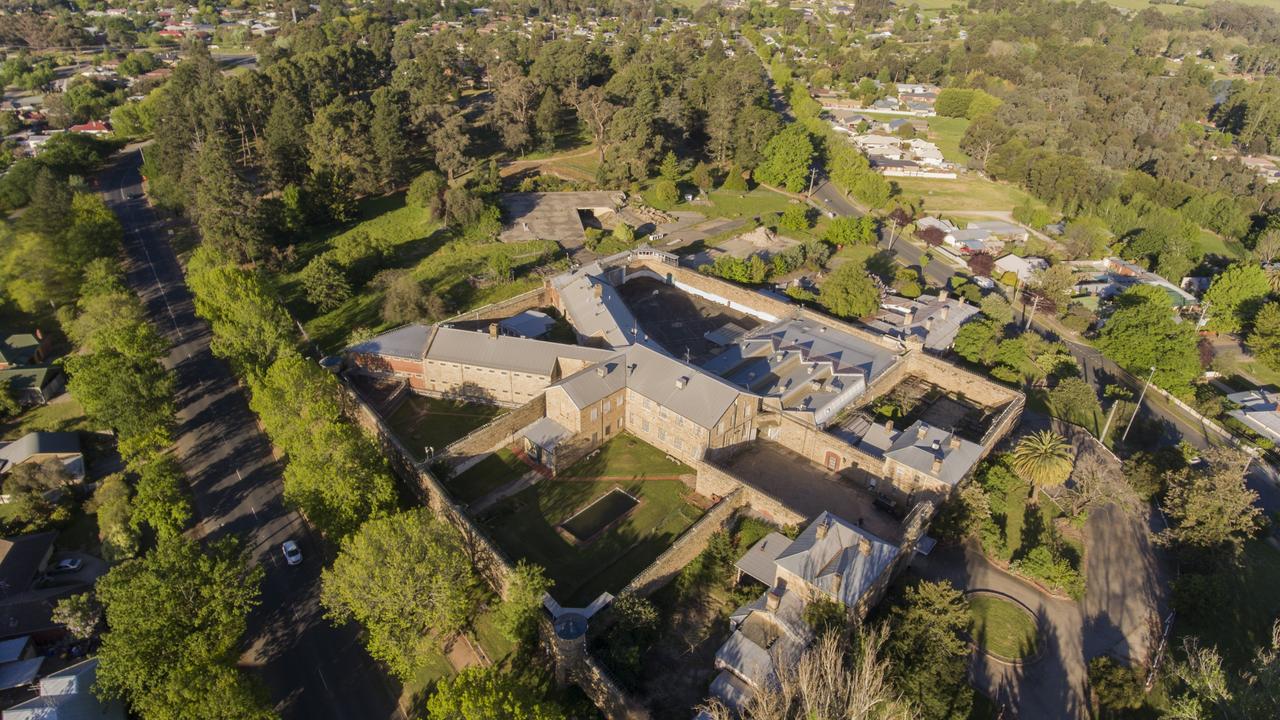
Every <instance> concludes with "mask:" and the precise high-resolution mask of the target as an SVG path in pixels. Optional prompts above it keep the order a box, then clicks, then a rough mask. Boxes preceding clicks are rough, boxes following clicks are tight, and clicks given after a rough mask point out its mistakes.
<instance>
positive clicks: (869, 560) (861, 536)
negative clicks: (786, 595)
mask: <svg viewBox="0 0 1280 720" xmlns="http://www.w3.org/2000/svg"><path fill="white" fill-rule="evenodd" d="M823 524H826V526H827V531H826V534H825V535H824V536H823V537H822V538H821V539H820V538H819V537H818V531H819V527H820V526H822V525H823ZM860 540H865V541H866V542H867V544H868V546H869V549H870V552H863V551H862V549H861V548H860V547H859V545H860V542H859V541H860ZM897 556H898V548H897V547H896V546H894V545H892V544H890V543H887V542H885V541H884V540H882V539H880V538H879V537H877V536H875V535H873V534H872V533H870V532H868V531H866V530H863V529H862V528H860V527H857V526H855V525H853V524H852V523H850V522H848V521H846V520H843V519H841V518H839V517H836V516H835V515H832V514H831V513H830V512H823V513H822V514H821V515H819V516H818V518H817V519H816V520H814V521H813V522H812V523H810V524H809V526H808V527H806V528H805V529H804V530H803V531H802V532H801V533H800V535H799V536H797V537H796V539H795V542H793V543H791V545H790V546H789V547H788V548H787V549H786V550H785V551H784V552H783V553H782V556H781V557H779V558H778V566H779V567H783V568H786V569H787V570H789V571H790V572H793V573H795V574H796V575H799V576H800V577H801V578H804V580H805V581H806V582H808V583H810V584H811V585H813V586H814V587H817V588H818V589H820V590H822V591H823V592H825V593H827V594H828V595H832V596H833V597H835V598H836V599H837V600H839V601H840V602H842V603H844V604H845V605H846V606H848V607H853V606H854V605H855V604H856V603H857V602H858V599H859V598H861V597H862V595H863V593H865V592H866V591H867V590H868V589H870V588H871V586H872V585H873V584H874V583H875V581H876V580H877V579H878V578H879V577H880V575H882V574H883V573H884V572H885V571H887V570H888V569H889V566H890V565H892V564H893V561H894V558H896V557H897ZM837 576H839V577H840V578H841V580H840V583H839V585H840V586H839V591H838V593H837V592H836V580H835V578H836V577H837Z"/></svg>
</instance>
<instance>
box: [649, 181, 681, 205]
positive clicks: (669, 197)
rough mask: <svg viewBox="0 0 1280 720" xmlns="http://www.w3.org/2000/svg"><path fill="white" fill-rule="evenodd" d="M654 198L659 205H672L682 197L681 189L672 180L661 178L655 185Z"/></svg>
mask: <svg viewBox="0 0 1280 720" xmlns="http://www.w3.org/2000/svg"><path fill="white" fill-rule="evenodd" d="M653 199H654V201H655V202H656V204H657V205H658V206H659V207H664V208H666V207H671V206H672V205H675V204H676V201H677V200H679V199H680V190H679V189H678V188H676V184H675V182H673V181H671V180H659V181H658V182H657V183H655V184H654V186H653Z"/></svg>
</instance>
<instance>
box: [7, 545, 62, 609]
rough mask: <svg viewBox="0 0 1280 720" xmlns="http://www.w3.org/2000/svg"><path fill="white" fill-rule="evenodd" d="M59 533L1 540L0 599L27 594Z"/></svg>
mask: <svg viewBox="0 0 1280 720" xmlns="http://www.w3.org/2000/svg"><path fill="white" fill-rule="evenodd" d="M57 538H58V533H56V532H53V531H50V532H42V533H33V534H30V535H18V536H17V537H11V538H3V539H0V582H3V585H2V586H0V597H10V596H13V595H17V594H19V593H22V592H25V591H26V590H27V589H28V588H30V587H31V583H32V581H34V580H35V577H36V571H38V570H39V569H40V562H41V561H42V560H44V558H45V555H46V554H47V553H48V552H49V550H50V548H52V547H53V541H54V540H56V539H57Z"/></svg>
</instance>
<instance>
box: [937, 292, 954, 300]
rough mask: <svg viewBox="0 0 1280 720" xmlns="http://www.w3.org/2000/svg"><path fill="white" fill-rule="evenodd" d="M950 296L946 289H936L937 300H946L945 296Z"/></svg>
mask: <svg viewBox="0 0 1280 720" xmlns="http://www.w3.org/2000/svg"><path fill="white" fill-rule="evenodd" d="M950 296H951V293H948V292H947V291H946V290H939V291H938V302H946V301H947V298H948V297H950Z"/></svg>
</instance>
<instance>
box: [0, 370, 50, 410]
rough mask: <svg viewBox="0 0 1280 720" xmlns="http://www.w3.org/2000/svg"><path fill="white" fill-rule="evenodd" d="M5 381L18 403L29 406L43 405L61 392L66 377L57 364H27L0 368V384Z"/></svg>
mask: <svg viewBox="0 0 1280 720" xmlns="http://www.w3.org/2000/svg"><path fill="white" fill-rule="evenodd" d="M5 382H7V383H8V385H9V391H10V392H12V393H13V394H14V396H15V397H16V398H17V400H18V404H20V405H22V406H23V407H31V406H34V405H43V404H45V403H47V402H49V401H50V400H52V399H53V398H55V397H57V396H58V395H60V394H62V390H63V388H64V386H65V384H66V377H65V376H64V375H63V374H62V370H61V368H59V367H58V366H57V365H29V366H23V367H11V368H7V369H4V370H0V384H3V383H5Z"/></svg>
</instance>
